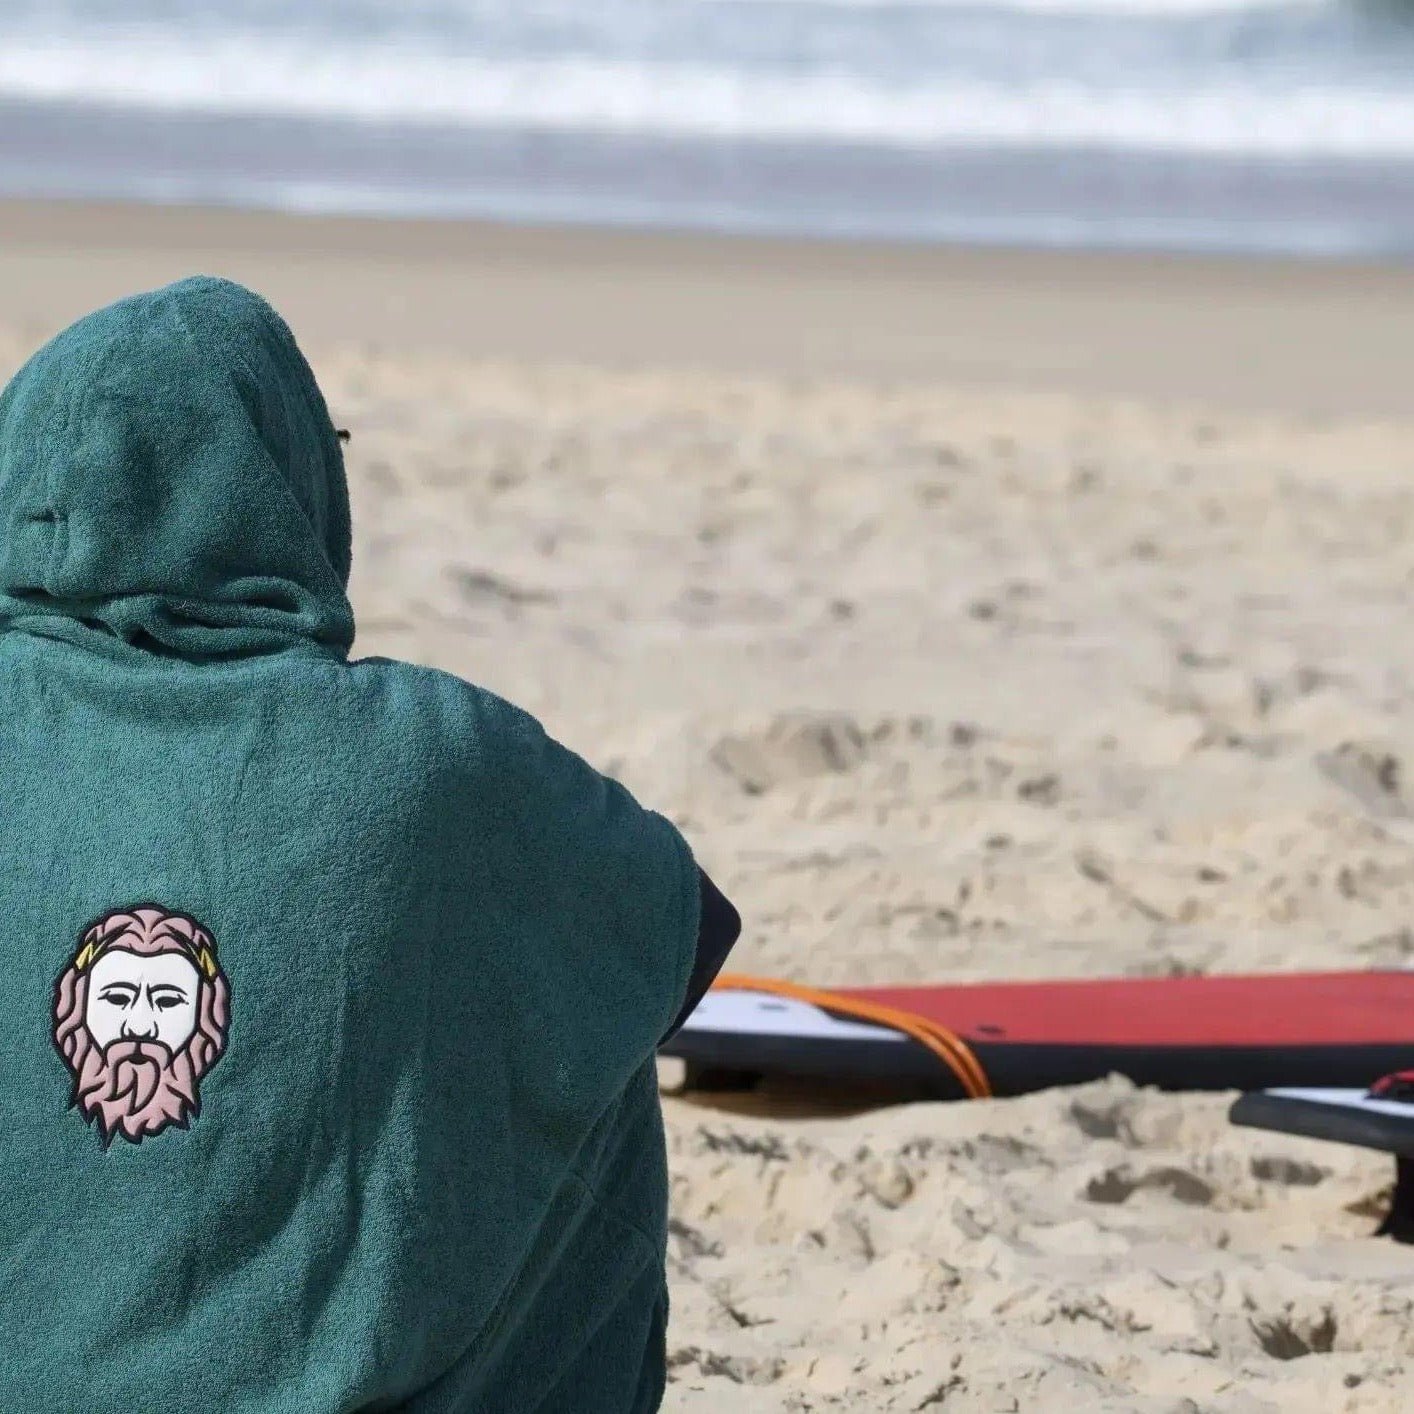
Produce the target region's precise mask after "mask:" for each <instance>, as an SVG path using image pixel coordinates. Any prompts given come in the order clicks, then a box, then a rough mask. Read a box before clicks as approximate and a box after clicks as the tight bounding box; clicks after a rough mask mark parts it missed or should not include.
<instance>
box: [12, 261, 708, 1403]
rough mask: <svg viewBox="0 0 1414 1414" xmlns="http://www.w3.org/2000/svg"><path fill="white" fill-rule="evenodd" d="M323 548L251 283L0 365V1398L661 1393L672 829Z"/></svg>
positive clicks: (290, 366)
mask: <svg viewBox="0 0 1414 1414" xmlns="http://www.w3.org/2000/svg"><path fill="white" fill-rule="evenodd" d="M348 573H349V509H348V498H347V492H346V487H345V481H344V472H343V463H342V457H341V453H340V447H339V442H338V439H337V437H336V435H335V432H334V430H333V428H332V426H331V424H330V421H329V416H328V413H327V411H326V409H325V406H324V401H323V399H322V397H321V396H320V393H319V390H318V388H317V387H316V385H315V382H314V378H313V376H312V374H311V373H310V370H309V368H308V366H307V365H306V363H305V361H304V359H303V358H302V357H301V355H300V353H299V351H298V349H297V348H296V346H295V343H294V340H293V338H292V337H291V335H290V333H289V331H288V330H287V329H286V328H285V326H284V324H283V323H281V321H280V320H279V318H278V317H277V316H276V315H275V314H274V312H273V311H272V310H271V309H270V308H269V307H268V306H266V305H265V304H264V303H263V302H262V301H260V300H259V299H258V298H257V297H256V296H254V295H252V294H251V293H249V292H248V291H246V290H243V289H241V288H240V287H239V286H236V285H232V284H229V283H227V282H224V281H219V280H213V279H195V280H188V281H184V282H183V283H181V284H178V285H173V286H170V287H168V288H167V289H164V290H159V291H157V292H155V293H152V294H147V295H141V296H138V297H135V298H133V299H129V300H125V301H122V302H121V303H119V304H116V305H113V306H111V307H110V308H108V309H105V310H102V311H100V312H99V313H97V314H94V315H92V316H90V317H89V318H87V319H84V320H82V321H81V322H80V323H78V324H76V325H75V326H74V327H73V328H71V329H69V330H68V331H66V332H65V333H63V334H61V335H60V336H59V337H58V338H57V339H55V340H54V341H53V342H52V343H51V344H49V345H48V346H47V347H45V348H44V349H43V350H41V351H40V352H39V353H38V354H37V355H36V356H35V357H34V358H33V359H32V360H31V361H30V362H29V363H28V364H27V365H26V366H25V367H24V368H23V369H22V370H21V371H20V372H19V374H18V375H17V376H16V377H15V378H14V380H13V381H12V382H11V383H10V385H9V386H8V388H7V389H6V390H5V392H4V393H3V395H0V723H3V726H0V780H2V781H3V791H4V795H3V800H4V806H3V848H0V916H3V917H4V919H5V927H4V929H3V930H0V965H2V966H3V983H2V984H0V1035H3V1039H0V1056H3V1066H4V1070H3V1074H4V1098H3V1109H0V1114H2V1115H3V1121H4V1122H3V1125H0V1169H3V1171H4V1173H5V1182H4V1184H3V1185H0V1409H3V1410H6V1411H10V1410H14V1411H20V1410H23V1411H25V1414H47V1412H48V1411H53V1412H54V1414H72V1411H73V1410H75V1409H80V1408H82V1409H86V1410H89V1411H93V1412H94V1414H102V1411H108V1410H114V1411H117V1410H121V1411H124V1414H131V1411H134V1410H142V1411H167V1410H171V1411H187V1410H213V1409H214V1410H222V1411H228V1414H274V1411H286V1410H288V1411H298V1414H319V1411H346V1410H365V1409H366V1410H388V1409H400V1408H404V1409H408V1410H413V1411H426V1414H433V1411H453V1410H455V1411H462V1410H466V1411H488V1414H489V1411H495V1414H519V1412H520V1411H535V1410H539V1411H546V1414H548V1412H549V1411H559V1410H566V1411H568V1410H573V1411H576V1414H595V1411H601V1410H602V1411H613V1412H614V1414H620V1412H621V1411H639V1410H651V1409H655V1408H656V1407H657V1406H658V1403H659V1401H660V1398H661V1394H662V1385H663V1367H664V1348H663V1343H664V1322H665V1318H666V1291H665V1286H664V1275H663V1272H664V1246H665V1240H666V1239H665V1234H666V1205H667V1175H666V1164H665V1157H664V1146H663V1134H662V1128H661V1115H660V1113H659V1107H658V1098H657V1090H656V1086H655V1083H654V1074H653V1066H652V1055H653V1051H654V1046H655V1043H656V1041H657V1039H658V1038H659V1036H661V1035H662V1034H663V1032H664V1031H665V1030H666V1029H667V1027H668V1025H669V1023H670V1022H671V1020H672V1018H673V1016H674V1014H675V1013H676V1011H677V1010H678V1008H679V1006H680V1005H681V1003H682V1000H683V994H684V989H685V986H686V980H687V976H688V973H689V969H690V966H691V961H692V949H693V944H694V940H695V935H696V928H697V909H698V895H697V875H696V868H695V865H694V864H693V860H692V856H691V853H690V851H689V850H688V848H687V846H686V844H685V843H684V842H683V840H682V838H681V837H680V836H679V834H678V833H677V831H676V830H675V829H674V828H673V827H672V826H671V825H670V824H669V823H668V822H667V821H666V820H664V819H663V818H662V817H661V816H658V815H655V814H653V813H651V812H649V811H647V810H645V809H643V808H641V807H640V806H639V805H638V804H636V803H635V801H634V800H633V799H632V798H631V796H630V795H629V794H628V793H627V792H626V791H625V790H624V789H623V788H622V787H621V786H620V785H618V784H616V783H615V782H613V781H611V780H608V779H606V778H605V777H603V776H601V775H599V774H598V773H597V772H595V771H594V770H592V769H591V768H590V767H589V766H587V765H586V764H585V763H584V762H583V761H582V760H581V759H580V758H579V757H577V756H576V755H574V754H573V753H571V752H570V751H568V750H566V749H565V748H563V747H562V746H560V745H558V744H556V743H555V742H554V741H552V740H551V739H549V738H548V737H547V736H546V734H545V733H544V731H543V730H542V729H541V728H540V726H539V725H538V724H537V723H536V722H535V721H534V720H533V719H532V718H531V717H529V716H527V715H526V714H525V713H523V712H521V711H520V710H518V709H517V708H515V707H513V706H511V705H509V704H508V703H506V702H504V701H502V700H500V699H498V698H497V697H495V696H493V695H492V694H491V693H489V692H486V691H483V690H481V689H480V688H477V687H475V686H472V685H469V684H467V683H465V682H462V681H460V680H458V679H456V678H453V677H450V676H448V675H446V674H443V673H439V672H434V671H431V670H428V669H424V668H419V667H414V666H411V665H408V664H403V663H396V662H390V661H387V660H381V659H375V658H366V659H362V660H353V661H351V660H350V659H349V658H348V650H349V647H350V644H351V642H352V638H353V616H352V613H351V610H350V607H349V602H348V599H347V597H346V593H345V586H346V584H347V581H348Z"/></svg>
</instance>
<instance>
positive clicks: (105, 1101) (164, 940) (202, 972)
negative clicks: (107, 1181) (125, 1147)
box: [54, 904, 231, 1148]
mask: <svg viewBox="0 0 1414 1414" xmlns="http://www.w3.org/2000/svg"><path fill="white" fill-rule="evenodd" d="M115 947H120V948H123V949H124V950H126V951H127V952H133V953H138V954H140V955H143V956H147V957H153V956H156V955H157V954H159V953H180V954H181V955H182V956H183V957H185V958H187V959H188V960H189V961H190V962H191V963H192V964H193V966H195V967H196V970H197V974H198V976H199V977H200V987H201V996H200V999H199V1000H198V1003H197V1015H196V1029H195V1030H194V1031H193V1032H192V1034H191V1036H190V1037H189V1038H188V1039H187V1041H186V1042H185V1043H184V1044H183V1046H182V1047H181V1049H180V1050H178V1051H177V1052H176V1054H173V1053H172V1052H171V1051H170V1050H168V1048H167V1047H166V1046H165V1045H163V1044H162V1042H161V1041H158V1040H156V1039H155V1038H149V1039H143V1040H130V1039H122V1040H117V1041H114V1042H113V1043H112V1044H111V1045H110V1046H108V1047H107V1048H106V1049H103V1048H101V1047H100V1046H99V1045H98V1043H97V1042H96V1041H95V1040H94V1039H93V1036H92V1034H91V1033H90V1032H89V1029H88V1026H87V1023H86V1021H85V1016H86V1011H87V1005H88V983H89V974H90V972H91V970H92V967H93V963H94V961H95V960H96V959H97V958H99V957H101V956H102V955H103V954H104V953H105V952H107V951H108V950H109V949H110V948H115ZM86 953H87V957H85V954H86ZM81 959H82V960H83V961H84V966H83V968H82V970H80V968H79V966H78V963H79V961H80V960H81ZM207 965H209V966H210V967H212V968H213V969H214V975H211V974H209V973H208V971H207ZM230 1007H231V989H230V986H229V984H228V983H227V981H226V976H225V974H224V973H223V972H222V971H221V969H220V967H219V966H218V965H217V964H216V945H215V942H214V941H213V939H212V937H211V934H210V933H209V932H207V930H206V929H205V928H203V927H202V926H201V924H200V923H198V922H197V921H196V920H195V919H194V918H190V917H188V916H187V915H186V914H184V913H173V912H171V911H169V910H167V909H165V908H161V907H159V906H158V905H156V904H141V905H138V906H136V907H133V908H124V909H115V910H114V911H113V912H112V913H108V914H105V915H104V916H103V917H102V918H100V919H99V920H98V921H97V922H96V923H94V924H92V925H91V926H90V927H88V928H87V929H85V930H84V933H83V936H82V937H81V938H80V939H79V948H78V951H77V953H76V954H75V956H74V960H73V961H72V962H71V963H70V964H69V966H68V967H67V968H66V969H65V970H64V973H63V975H62V976H61V977H60V978H59V981H58V983H57V984H56V985H55V988H54V1044H55V1046H56V1047H57V1049H58V1051H59V1054H60V1055H61V1056H63V1058H64V1060H65V1061H66V1062H67V1064H68V1066H69V1069H70V1070H71V1071H72V1072H73V1076H74V1086H73V1095H72V1097H71V1099H70V1104H71V1105H72V1106H74V1107H76V1108H78V1109H79V1110H80V1111H82V1113H83V1116H84V1118H85V1119H87V1120H88V1121H89V1122H90V1123H96V1124H97V1125H98V1128H99V1131H100V1132H101V1134H102V1136H103V1143H104V1147H105V1148H106V1147H107V1146H108V1145H109V1144H110V1143H111V1142H112V1141H113V1138H114V1136H115V1135H118V1134H121V1135H122V1136H123V1137H124V1138H125V1139H129V1140H131V1141H132V1142H133V1143H134V1144H137V1143H141V1141H142V1140H143V1139H144V1138H145V1137H147V1136H148V1135H152V1134H160V1133H161V1132H162V1131H163V1130H164V1129H166V1128H167V1127H168V1126H169V1125H176V1126H177V1127H179V1128H182V1129H185V1128H186V1127H187V1126H188V1125H189V1124H190V1123H191V1121H192V1119H194V1118H195V1117H196V1116H197V1115H198V1114H199V1113H200V1112H201V1096H200V1092H199V1088H198V1087H199V1085H200V1082H201V1079H202V1077H203V1076H204V1075H205V1074H206V1073H207V1071H209V1070H210V1069H211V1067H212V1066H213V1065H215V1064H216V1062H217V1061H218V1060H220V1058H221V1055H222V1053H223V1052H224V1051H225V1049H226V1032H227V1028H228V1026H229V1024H230Z"/></svg>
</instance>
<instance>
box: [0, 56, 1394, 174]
mask: <svg viewBox="0 0 1414 1414" xmlns="http://www.w3.org/2000/svg"><path fill="white" fill-rule="evenodd" d="M0 99H10V100H18V99H51V100H68V101H73V102H85V103H104V104H116V105H125V106H140V107H145V108H156V109H160V110H169V111H174V112H180V111H188V112H201V113H229V114H233V115H238V114H268V115H280V114H295V115H300V116H305V117H325V118H344V119H355V120H366V121H372V122H394V123H405V124H419V123H420V124H429V123H435V124H449V125H453V126H457V125H461V126H468V127H475V128H528V129H538V130H565V131H578V132H599V133H611V134H613V133H617V134H643V135H649V134H651V135H663V136H674V137H692V136H700V137H709V138H710V137H721V138H732V139H745V140H750V139H786V140H791V141H800V142H820V143H848V142H859V143H868V144H875V145H897V146H906V147H921V148H938V149H946V148H949V147H958V146H981V147H991V146H999V147H1016V146H1040V147H1051V146H1056V147H1059V146H1065V147H1074V146H1099V147H1110V148H1117V149H1124V150H1140V151H1145V150H1155V151H1171V152H1185V153H1222V154H1239V155H1241V154H1251V155H1263V156H1279V157H1288V156H1289V157H1313V156H1320V157H1333V156H1342V155H1351V156H1354V155H1380V156H1404V155H1410V154H1414V85H1403V86H1401V87H1399V88H1397V89H1396V88H1387V89H1383V90H1381V89H1376V88H1371V87H1368V86H1363V87H1362V86H1357V85H1354V84H1341V83H1339V82H1336V81H1331V82H1322V83H1317V82H1303V83H1289V84H1276V83H1272V82H1267V83H1254V82H1251V81H1250V76H1248V75H1243V74H1237V75H1232V74H1229V73H1225V72H1224V71H1222V70H1221V69H1219V70H1216V71H1214V72H1212V73H1209V74H1207V75H1206V76H1205V77H1204V78H1203V79H1202V80H1201V81H1194V80H1193V79H1192V78H1191V76H1184V80H1183V82H1181V83H1179V82H1172V83H1167V84H1166V83H1164V82H1162V81H1159V80H1158V79H1156V78H1155V77H1154V76H1152V75H1144V76H1141V77H1140V78H1138V79H1135V80H1130V81H1127V80H1126V78H1125V77H1124V76H1123V75H1122V74H1115V75H1114V76H1113V77H1112V78H1110V79H1109V80H1108V81H1106V82H1103V83H1099V82H1096V81H1094V79H1093V78H1091V79H1090V80H1088V81H1085V82H1081V81H1078V80H1077V79H1075V78H1067V77H1066V76H1065V75H1063V74H1059V73H1049V72H1045V71H1042V72H1037V73H1032V74H1031V75H1029V76H1026V77H1024V78H1017V77H1003V76H1001V75H998V76H995V77H984V76H982V75H966V76H943V77H940V78H939V79H938V80H937V81H936V82H934V83H932V84H929V85H926V86H925V85H922V84H918V83H913V84H909V83H903V82H890V81H887V80H885V79H883V78H874V77H871V76H869V75H866V74H861V73H858V72H849V71H846V70H844V69H841V68H835V69H829V70H827V69H823V68H820V67H815V68H804V67H802V68H800V69H798V70H796V71H794V72H782V71H773V70H769V69H761V68H757V69H751V68H747V67H742V66H737V67H727V66H720V65H717V66H714V65H711V64H705V63H704V64H692V63H680V62H656V63H655V62H649V61H646V60H642V59H631V58H587V57H561V58H541V59H532V58H520V59H511V58H504V59H489V58H486V57H482V56H477V55H474V54H465V55H457V54H454V53H447V52H436V51H434V50H433V49H431V48H428V47H426V46H425V45H420V44H414V43H411V42H407V41H401V42H389V41H380V42H377V43H363V44H360V43H354V42H351V41H348V40H342V41H340V42H338V43H330V42H322V41H316V40H314V39H307V40H298V39H294V38H290V37H288V36H286V37H278V38H265V37H258V36H253V35H226V36H222V35H220V34H206V35H199V34H198V35H192V36H190V37H178V36H177V35H176V34H174V33H173V32H172V31H170V30H162V29H157V28H150V29H138V28H134V29H128V30H124V31H120V32H109V33H106V34H103V35H101V36H98V37H90V38H88V39H78V38H76V37H74V36H65V37H59V36H51V37H44V36H37V35H30V36H19V37H14V38H11V39H9V40H7V41H6V42H5V43H4V44H3V45H0Z"/></svg>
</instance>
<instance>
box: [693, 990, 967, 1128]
mask: <svg viewBox="0 0 1414 1414" xmlns="http://www.w3.org/2000/svg"><path fill="white" fill-rule="evenodd" d="M712 990H713V991H716V992H767V993H770V994H771V995H772V996H776V997H788V998H790V999H791V1000H792V1001H797V1002H807V1003H809V1004H810V1005H811V1006H817V1007H819V1008H820V1009H821V1010H822V1011H828V1012H834V1013H837V1014H838V1015H840V1016H848V1017H851V1018H853V1019H855V1020H858V1021H872V1022H875V1023H877V1024H878V1025H880V1026H887V1027H890V1028H891V1029H892V1030H894V1031H901V1032H903V1034H904V1035H905V1036H909V1037H911V1038H912V1039H913V1040H915V1041H917V1042H918V1044H919V1045H920V1046H926V1047H927V1049H928V1050H930V1051H931V1052H932V1053H933V1054H934V1055H935V1056H937V1058H938V1059H939V1060H940V1061H942V1063H943V1064H944V1065H945V1066H947V1068H948V1069H949V1070H950V1071H951V1072H952V1073H953V1074H954V1075H955V1076H956V1077H957V1079H958V1083H959V1084H960V1085H961V1086H962V1089H963V1093H964V1094H965V1095H967V1096H968V1098H969V1099H973V1100H984V1099H987V1098H988V1097H989V1096H990V1095H991V1093H992V1086H991V1082H990V1081H989V1080H988V1079H987V1072H986V1071H985V1070H983V1069H982V1064H981V1062H980V1061H979V1060H978V1059H977V1057H976V1055H975V1054H974V1053H973V1051H972V1047H971V1046H969V1045H968V1044H967V1042H966V1041H964V1040H963V1039H962V1037H961V1036H959V1035H957V1033H956V1032H953V1031H949V1030H948V1028H947V1027H946V1026H943V1025H942V1024H941V1023H939V1022H936V1021H930V1020H929V1019H928V1018H927V1017H926V1016H918V1015H917V1014H916V1013H914V1012H911V1011H902V1010H900V1009H899V1008H897V1007H890V1006H881V1005H880V1004H879V1003H878V1002H867V1001H864V1000H862V999H861V998H859V997H845V996H841V995H840V994H839V993H838V992H827V991H821V990H820V989H818V988H815V987H803V986H801V985H800V983H798V982H782V981H779V980H777V979H776V978H774V977H748V976H745V975H743V974H741V973H736V972H724V973H722V975H721V976H720V977H718V978H717V980H716V981H715V982H714V983H713V984H712Z"/></svg>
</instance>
